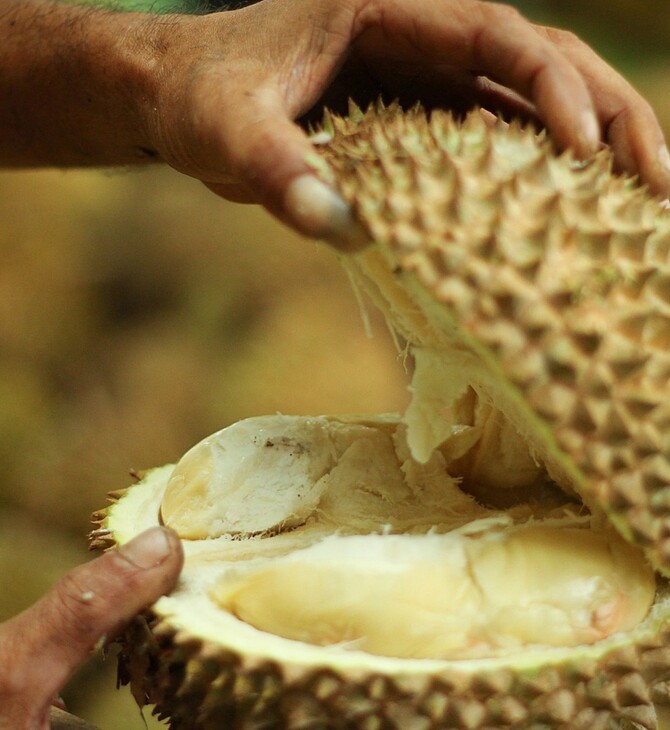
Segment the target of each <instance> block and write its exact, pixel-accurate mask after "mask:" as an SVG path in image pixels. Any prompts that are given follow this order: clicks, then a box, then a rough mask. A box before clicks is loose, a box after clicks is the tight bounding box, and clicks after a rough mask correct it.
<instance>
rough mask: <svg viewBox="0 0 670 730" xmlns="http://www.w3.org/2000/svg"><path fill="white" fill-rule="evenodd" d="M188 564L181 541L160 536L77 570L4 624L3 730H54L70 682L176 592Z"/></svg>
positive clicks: (0, 645)
mask: <svg viewBox="0 0 670 730" xmlns="http://www.w3.org/2000/svg"><path fill="white" fill-rule="evenodd" d="M182 563H183V555H182V551H181V545H180V543H179V539H178V538H177V536H176V535H175V534H174V533H173V532H172V531H170V530H166V529H163V528H153V529H151V530H148V531H147V532H145V533H143V534H142V535H140V536H139V537H137V538H135V539H134V540H132V541H131V542H129V543H127V544H126V545H124V546H123V547H121V548H119V549H118V550H111V551H109V552H107V553H105V554H104V555H102V556H101V557H99V558H97V559H96V560H93V561H91V562H90V563H86V564H85V565H82V566H79V567H78V568H75V569H74V570H73V571H71V572H70V573H68V574H67V575H66V576H65V577H64V578H63V579H61V580H60V581H59V582H58V583H57V584H56V586H55V587H54V588H53V589H52V590H51V591H50V592H49V593H48V594H47V595H46V596H44V597H43V598H42V599H41V600H40V601H38V602H37V603H36V604H35V605H34V606H32V607H31V608H29V609H27V610H26V611H24V612H23V613H21V614H19V615H18V616H16V617H14V618H12V619H10V620H9V621H6V622H5V623H3V624H0V666H1V667H3V671H2V672H0V728H1V729H3V730H4V729H5V728H6V729H7V730H10V729H11V730H45V729H46V728H49V708H50V706H51V704H52V703H54V702H55V701H54V697H55V696H56V695H57V693H58V692H59V690H60V689H61V688H62V687H63V685H64V684H65V682H66V681H67V680H68V678H69V677H70V675H71V674H72V673H73V672H74V671H75V669H77V667H79V665H80V664H82V663H83V662H84V661H86V659H87V658H88V657H89V656H90V654H91V650H92V649H93V648H94V647H96V646H99V645H100V644H102V643H104V642H105V640H106V639H107V638H108V637H109V638H112V637H114V636H115V635H116V634H117V633H118V632H119V631H120V629H121V628H122V627H123V625H124V624H125V623H126V622H128V621H129V620H130V619H131V618H132V617H133V616H134V615H135V614H136V613H138V612H139V611H141V610H142V609H143V608H145V607H146V606H147V605H149V604H150V603H152V602H154V601H156V600H157V599H158V598H159V597H160V596H161V595H163V594H164V593H166V592H168V591H169V590H170V589H171V588H172V587H173V586H174V584H175V582H176V580H177V577H178V575H179V571H180V570H181V566H182Z"/></svg>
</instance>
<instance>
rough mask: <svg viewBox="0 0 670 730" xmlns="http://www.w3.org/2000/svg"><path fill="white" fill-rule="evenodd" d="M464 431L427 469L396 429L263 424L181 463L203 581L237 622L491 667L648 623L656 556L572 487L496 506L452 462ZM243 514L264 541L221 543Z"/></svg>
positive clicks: (352, 423) (170, 492)
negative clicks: (207, 563)
mask: <svg viewBox="0 0 670 730" xmlns="http://www.w3.org/2000/svg"><path fill="white" fill-rule="evenodd" d="M474 410H477V409H476V408H475V409H474ZM486 412H487V413H490V409H486ZM484 426H485V423H484ZM462 431H463V427H462V425H461V424H457V423H455V424H453V426H452V429H451V432H450V433H446V432H445V434H443V435H444V436H445V437H444V440H443V442H442V444H440V445H441V446H442V449H435V450H433V451H432V453H431V455H430V457H429V458H428V459H427V460H426V462H425V463H423V464H422V463H420V462H419V461H417V460H416V459H414V458H413V457H412V455H411V453H410V449H409V447H408V445H407V442H406V434H407V428H406V426H405V425H404V424H403V423H401V422H400V421H399V420H397V419H394V418H393V417H386V418H385V419H379V420H378V421H377V422H375V421H374V420H373V419H368V420H366V421H360V422H357V421H356V420H355V419H349V420H340V419H336V418H326V417H320V418H301V417H289V416H267V417H262V418H255V419H248V420H247V421H242V422H240V423H238V424H235V425H233V426H231V427H229V428H227V429H224V430H223V431H221V432H219V433H218V434H215V435H214V436H212V437H209V438H208V439H206V440H205V441H203V442H201V443H200V444H199V445H197V446H196V447H194V449H192V450H191V451H190V452H189V453H187V454H186V455H185V456H184V458H183V459H182V461H181V462H180V463H179V464H177V466H176V467H175V469H174V471H173V472H172V475H171V477H170V479H169V481H168V484H167V488H166V490H165V495H164V497H163V499H162V507H161V510H162V517H163V521H164V522H165V524H166V525H168V526H170V527H173V528H175V529H176V530H177V531H178V532H179V533H180V534H181V536H182V537H188V538H189V539H191V540H193V541H195V542H199V543H201V547H200V548H199V551H198V561H200V562H201V561H202V560H204V559H205V556H206V555H207V553H208V546H209V548H210V550H209V551H210V552H211V554H212V556H213V557H217V560H216V563H215V567H214V565H213V566H212V571H211V576H210V577H209V578H206V577H204V576H203V577H202V578H201V580H206V581H208V582H209V586H208V587H207V588H206V593H207V595H208V597H209V598H210V599H211V600H212V601H213V602H214V604H215V605H216V606H217V607H218V608H219V609H220V610H222V611H225V612H227V613H229V614H230V615H231V616H233V617H235V618H236V619H239V620H240V621H243V622H245V623H247V624H249V625H251V626H253V627H255V628H256V629H258V630H260V631H263V632H265V633H267V634H270V635H276V636H279V637H284V638H287V639H291V640H295V641H300V642H307V643H310V644H316V645H320V646H334V647H338V648H341V649H342V650H345V651H363V652H368V653H371V654H378V655H381V656H389V657H398V658H422V659H473V658H484V657H499V656H504V655H506V654H510V653H517V652H519V651H520V650H522V649H523V648H524V647H527V646H532V647H538V646H544V647H569V646H579V645H583V644H591V643H594V642H597V641H599V640H601V639H604V638H606V637H607V636H610V635H612V634H616V633H617V632H622V631H630V630H632V629H633V628H634V627H635V626H637V625H638V624H639V623H640V622H641V621H643V620H644V619H645V617H646V615H647V614H648V612H649V609H650V607H651V605H652V603H653V599H654V594H655V578H654V575H653V571H652V569H651V568H650V567H649V565H648V563H647V562H646V561H645V559H644V557H643V555H642V553H641V551H639V550H638V549H636V548H634V547H631V546H629V545H628V544H626V543H625V542H624V541H623V539H622V538H621V537H620V536H619V535H618V534H617V533H615V531H613V530H612V529H610V528H607V527H606V526H605V527H600V528H598V529H595V530H593V529H591V528H592V527H593V525H594V520H593V519H592V518H591V517H590V516H588V515H580V514H579V505H577V504H574V503H570V502H569V501H568V499H567V497H565V496H563V497H562V498H561V496H560V493H559V492H558V490H555V491H554V493H553V495H552V498H551V499H550V500H549V501H545V502H543V503H539V502H537V501H535V502H534V501H533V500H532V492H530V493H528V495H527V496H528V497H529V500H528V501H526V502H525V503H521V504H519V505H517V506H516V507H513V508H511V509H508V510H502V509H497V508H494V507H488V506H486V505H483V504H481V503H479V502H478V501H477V500H476V499H475V498H474V497H473V496H472V495H470V494H467V493H465V492H463V491H462V490H461V489H460V487H459V485H458V480H457V479H454V478H453V477H452V476H450V475H449V463H448V460H447V457H445V454H446V455H449V454H451V455H454V454H456V455H458V456H460V458H461V460H462V458H463V456H465V455H467V451H466V452H465V454H463V453H461V450H460V449H454V448H450V446H451V445H450V443H449V441H450V439H452V438H453V439H456V440H458V439H459V437H460V436H461V435H462ZM481 433H482V434H485V433H486V428H482V429H481ZM476 445H477V443H476V440H475V441H474V442H472V447H473V448H474V447H475V446H476ZM483 448H484V449H485V448H486V444H484V447H483ZM287 451H289V452H290V453H291V454H293V455H295V457H294V458H293V459H291V457H289V458H288V460H287ZM494 456H495V452H494ZM217 459H220V460H221V461H220V464H219V468H218V471H217V470H216V469H213V468H212V464H214V463H216V461H217ZM203 473H209V478H208V479H207V480H203V477H202V475H203ZM194 494H195V499H194ZM545 496H546V495H545ZM279 497H280V498H281V499H279ZM203 505H206V508H205V509H204V510H203ZM280 505H281V506H283V509H282V508H280ZM241 510H245V511H247V512H248V513H249V514H257V515H259V517H258V521H250V522H249V525H250V527H251V528H252V529H250V530H249V531H248V532H246V533H244V534H240V533H239V531H238V530H237V529H235V530H232V529H228V530H225V529H221V528H222V527H225V526H230V525H235V526H237V525H238V522H237V515H238V514H239V513H240V511H241ZM231 515H234V516H235V519H232V518H231V517H230V516H231ZM182 525H185V528H182ZM259 527H260V528H262V529H264V530H268V531H270V532H266V533H264V534H260V535H259V534H258V531H257V529H258V528H259ZM215 528H216V529H215ZM198 529H199V532H198ZM184 532H186V534H184ZM196 532H198V534H196ZM231 539H234V540H235V543H234V544H235V549H233V548H231V549H230V550H228V551H227V550H226V543H228V544H230V540H231ZM242 545H244V549H243V551H242V553H240V552H239V549H238V546H242ZM236 550H237V553H238V554H237V555H235V552H236ZM227 552H228V553H229V554H228V555H227ZM187 570H188V563H187Z"/></svg>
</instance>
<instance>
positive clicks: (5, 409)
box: [0, 0, 670, 730]
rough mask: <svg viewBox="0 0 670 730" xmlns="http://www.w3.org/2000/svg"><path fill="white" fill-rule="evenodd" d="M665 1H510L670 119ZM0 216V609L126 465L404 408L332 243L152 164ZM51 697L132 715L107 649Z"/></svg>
mask: <svg viewBox="0 0 670 730" xmlns="http://www.w3.org/2000/svg"><path fill="white" fill-rule="evenodd" d="M666 4H667V0H645V2H643V3H638V2H633V1H632V0H607V2H605V1H604V0H589V2H577V1H576V0H544V1H542V0H535V1H533V0H528V1H523V2H522V1H521V0H520V1H519V2H518V3H517V5H518V6H519V7H520V9H522V10H523V11H524V12H525V13H526V14H527V15H528V16H529V17H531V18H532V19H534V20H536V21H538V22H542V23H547V24H552V25H561V26H563V27H568V28H570V29H572V30H575V31H577V32H578V33H579V34H580V35H581V36H582V37H583V38H585V39H586V40H588V41H589V42H590V43H592V44H593V45H594V46H595V47H596V48H597V49H598V50H599V52H600V53H602V54H603V55H604V56H605V58H606V59H607V60H608V61H609V62H610V63H612V64H614V65H615V66H617V67H618V68H619V69H620V70H622V71H623V72H624V73H625V74H626V75H627V76H628V77H629V78H630V79H631V80H632V81H633V83H635V85H636V86H637V87H638V88H639V89H640V90H641V91H642V92H643V93H644V94H645V95H646V96H647V98H648V99H649V100H650V101H651V102H652V103H653V105H654V107H655V109H656V110H657V112H658V114H659V116H660V117H661V119H662V121H663V123H664V125H665V129H666V131H667V132H670V43H669V41H670V14H669V13H668V12H667V7H666ZM134 6H135V7H140V6H143V7H145V8H146V7H151V8H152V9H153V10H161V9H167V8H170V7H171V6H172V3H171V4H170V5H168V4H167V3H164V4H163V5H161V4H160V0H157V1H156V2H154V3H142V2H141V0H137V1H136V2H135V3H134ZM0 219H1V220H2V222H3V225H2V227H0V238H1V239H2V242H1V244H0V250H1V251H2V257H1V259H0V404H1V405H0V473H1V474H2V480H0V584H1V590H0V619H2V618H6V617H8V616H10V615H13V614H14V613H16V612H18V611H20V610H22V609H23V608H25V607H26V606H28V605H30V603H32V602H33V601H34V600H35V599H37V598H38V596H40V595H41V594H42V593H43V592H44V591H46V590H47V588H48V587H49V586H50V585H51V584H52V583H53V582H54V581H55V580H56V579H57V577H58V576H60V575H62V574H63V573H64V572H65V571H66V570H67V569H68V568H70V567H72V566H74V565H76V564H78V563H80V562H82V561H84V560H86V559H88V555H87V553H86V549H85V543H86V540H85V534H86V532H87V530H88V520H89V515H90V513H91V512H92V511H93V510H95V509H97V508H99V507H101V506H103V505H104V503H105V494H106V492H107V491H108V490H111V489H116V488H118V487H122V486H125V485H126V484H127V483H128V477H127V474H128V470H129V469H130V468H138V469H141V468H145V467H150V466H154V465H158V464H162V463H165V462H169V461H173V460H176V459H177V458H179V456H180V455H181V454H182V453H183V452H184V451H185V450H186V449H187V448H188V447H190V446H191V445H192V444H194V443H195V442H196V441H198V440H199V439H200V438H202V437H204V436H205V435H207V434H208V433H210V432H212V431H214V430H216V429H218V428H221V427H223V426H224V425H226V424H228V423H230V422H232V421H234V420H237V419H239V418H244V417H246V416H251V415H255V414H260V413H271V412H274V411H283V412H286V413H324V412H339V413H345V412H349V413H351V412H359V413H360V412H371V411H383V410H394V409H399V408H402V407H403V405H404V403H405V399H406V393H405V375H404V373H403V369H402V364H401V362H400V359H399V358H398V356H397V354H396V352H395V351H394V349H393V346H392V345H391V342H390V339H389V338H388V335H387V333H386V332H385V329H384V326H383V324H382V323H381V322H380V321H379V319H378V318H376V317H375V316H374V315H373V317H372V323H373V330H374V332H375V337H374V338H372V339H370V338H368V337H367V336H366V334H365V331H364V328H363V325H362V323H361V318H360V315H359V311H358V306H357V304H356V302H355V299H354V296H353V294H352V293H351V289H350V287H349V284H348V282H347V280H346V277H345V275H344V274H343V272H342V271H341V270H340V269H339V267H338V265H337V262H336V258H335V256H334V254H332V253H331V252H330V251H329V250H327V249H326V248H325V247H323V246H319V245H317V244H314V243H312V242H308V241H304V240H300V239H299V238H298V237H297V236H295V235H293V234H291V233H289V232H288V231H286V230H285V229H283V228H282V227H280V226H279V225H278V224H277V223H275V222H274V221H273V220H271V219H270V217H269V216H268V215H267V214H265V213H264V212H263V211H261V210H259V209H256V208H247V207H242V206H237V205H233V204H230V203H227V202H224V201H222V200H219V199H218V198H216V197H215V196H213V195H212V194H211V193H210V192H208V191H207V190H206V189H205V188H204V187H202V186H200V185H199V184H198V183H197V182H195V181H193V180H190V179H188V178H185V177H182V176H180V175H178V174H177V173H174V172H172V171H170V170H167V169H162V168H158V167H157V168H153V169H145V170H142V171H132V172H131V171H124V172H119V171H115V172H109V171H103V172H98V171H68V172H60V171H42V172H2V173H0ZM65 696H66V700H67V701H68V704H69V706H70V708H71V710H72V711H73V712H75V713H77V714H79V715H81V716H83V717H86V718H87V719H89V720H90V721H91V722H94V723H96V724H98V725H99V726H100V727H101V728H104V730H134V729H135V728H137V730H142V728H144V727H145V722H144V720H143V719H142V718H141V717H140V714H139V711H138V710H137V708H136V707H135V706H134V703H133V702H132V700H131V699H130V695H129V693H128V692H127V691H120V692H117V691H115V690H114V661H113V659H110V660H108V661H106V662H105V661H103V660H102V659H101V658H97V659H96V660H94V661H93V662H91V663H90V664H89V665H88V666H87V667H85V668H84V669H83V670H82V671H81V672H80V673H79V674H78V676H77V677H76V678H75V679H74V680H73V682H72V683H71V684H70V685H69V687H68V688H67V690H66V693H65ZM146 714H147V715H148V713H146ZM148 722H149V726H150V727H154V725H153V724H152V723H153V721H152V720H151V719H148Z"/></svg>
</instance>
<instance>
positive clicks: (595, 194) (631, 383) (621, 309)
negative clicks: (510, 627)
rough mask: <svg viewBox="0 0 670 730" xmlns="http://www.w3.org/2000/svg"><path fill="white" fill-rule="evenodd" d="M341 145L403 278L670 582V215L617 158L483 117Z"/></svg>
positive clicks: (346, 124) (374, 233)
mask: <svg viewBox="0 0 670 730" xmlns="http://www.w3.org/2000/svg"><path fill="white" fill-rule="evenodd" d="M328 130H329V133H330V135H331V137H332V138H331V139H330V141H329V142H328V144H325V145H323V146H321V147H320V150H321V155H322V157H323V158H324V159H325V160H326V161H327V163H328V165H327V166H326V167H324V166H323V165H317V167H319V169H320V171H321V174H322V175H323V176H324V177H325V178H326V179H328V181H329V182H331V183H332V184H334V185H335V186H336V187H337V188H338V189H339V190H340V191H341V193H342V195H343V196H344V197H345V198H346V200H347V201H348V202H350V203H351V205H352V206H353V209H354V212H355V215H356V217H357V218H358V219H359V220H360V221H361V222H362V224H363V226H364V228H365V230H366V231H367V233H368V235H369V237H370V239H371V240H372V241H374V242H375V244H376V246H375V247H376V248H379V247H381V248H382V249H383V250H384V253H385V255H386V259H387V265H388V267H389V268H390V269H392V270H393V272H394V275H396V276H401V275H402V274H403V273H404V274H410V275H413V276H415V277H416V279H417V280H418V282H419V284H420V286H421V287H422V288H423V290H424V292H425V293H427V295H428V296H429V297H430V298H431V299H433V300H435V301H436V302H438V303H439V304H440V305H443V307H442V308H443V309H444V310H445V311H448V312H449V314H450V316H451V321H452V323H453V324H454V326H455V327H456V328H457V329H458V330H459V332H460V340H461V345H462V346H465V347H470V348H472V349H473V350H474V351H476V353H477V356H478V357H480V358H484V359H485V360H487V361H488V362H489V363H490V366H491V368H492V369H493V370H495V371H496V372H497V374H498V375H499V376H500V380H501V383H502V382H505V381H507V382H508V383H509V384H510V386H511V387H512V389H513V390H514V394H513V397H514V398H515V400H516V401H517V402H522V403H524V404H525V407H526V410H527V415H528V417H529V419H531V420H535V422H536V424H537V425H538V426H540V427H543V428H540V429H538V431H539V430H542V433H543V436H542V438H544V439H545V440H547V441H548V442H551V445H550V450H551V451H553V452H555V453H560V454H562V458H563V466H564V467H565V469H566V470H567V471H569V472H571V473H572V475H573V478H574V479H575V481H576V482H577V484H578V489H579V491H580V492H582V494H583V497H584V498H585V499H586V501H587V502H589V503H590V504H593V503H594V501H595V502H597V503H599V504H600V505H601V506H602V507H603V508H604V509H605V510H606V512H607V513H608V515H609V517H610V519H611V520H612V521H613V522H614V523H615V524H616V526H617V527H618V528H619V529H620V531H621V532H622V533H623V534H624V536H626V537H628V538H629V539H631V540H632V541H634V542H635V543H637V544H639V545H641V546H643V547H644V548H645V550H646V551H647V553H648V555H649V557H650V559H651V560H652V562H653V563H654V565H655V566H656V567H657V568H659V569H660V570H661V571H662V572H663V573H665V574H666V575H668V574H670V460H669V459H670V259H669V252H670V213H669V212H667V211H664V210H663V208H662V207H661V205H660V202H659V200H657V199H654V198H653V197H652V196H651V195H649V194H648V192H647V191H646V190H645V189H644V188H641V187H640V186H638V185H637V184H636V183H635V182H634V181H632V180H630V179H624V178H621V177H616V176H614V175H612V172H611V166H612V161H611V156H610V153H609V152H607V151H604V152H601V153H600V154H598V155H597V156H596V157H595V158H594V159H592V160H589V161H587V162H586V163H579V162H576V161H575V160H574V158H573V157H572V156H571V155H570V154H569V153H567V154H563V155H557V154H555V152H554V150H553V149H552V146H551V142H550V141H549V140H548V139H546V138H544V137H543V136H539V137H538V136H536V135H535V134H534V133H533V131H532V130H529V129H522V128H521V127H519V126H517V125H512V126H511V127H507V126H506V125H503V124H502V123H500V124H498V125H497V126H495V127H493V128H490V127H489V126H487V125H486V124H485V122H484V121H483V119H482V117H481V116H480V115H478V114H477V113H472V114H471V115H469V116H468V118H467V119H466V120H465V122H464V123H463V124H462V125H457V124H456V122H455V121H454V120H453V118H452V117H451V116H450V115H448V114H446V113H442V112H437V113H434V114H433V115H432V116H431V117H427V116H426V115H425V114H424V113H423V112H422V111H421V110H413V111H411V112H408V113H403V112H402V110H401V109H400V108H399V107H397V106H393V107H389V108H386V109H384V108H381V107H379V108H377V109H375V110H370V111H369V112H368V113H366V114H365V115H363V114H361V113H360V112H356V110H354V113H353V114H352V115H351V116H350V117H348V118H345V119H341V118H331V119H329V120H328ZM352 258H353V257H352ZM359 258H360V255H359ZM352 265H353V266H354V267H355V266H356V262H355V260H354V261H353V262H352ZM403 286H405V285H403ZM415 291H416V290H415ZM430 316H431V315H428V319H429V320H430ZM391 319H392V323H393V324H394V325H395V326H397V327H398V328H399V329H400V330H401V334H402V335H403V336H404V337H405V338H406V339H407V340H409V341H410V342H416V341H417V333H416V332H413V331H411V329H408V328H407V327H405V329H404V331H403V324H402V323H398V322H396V321H393V317H392V316H391ZM437 327H438V328H439V323H438V325H437ZM420 344H425V343H420ZM428 344H435V343H434V342H429V343H428Z"/></svg>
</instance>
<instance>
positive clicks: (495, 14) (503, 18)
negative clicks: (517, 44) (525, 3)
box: [484, 3, 525, 25]
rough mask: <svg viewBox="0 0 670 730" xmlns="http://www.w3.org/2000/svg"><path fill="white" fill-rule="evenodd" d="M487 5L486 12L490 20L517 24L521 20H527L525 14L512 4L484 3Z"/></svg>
mask: <svg viewBox="0 0 670 730" xmlns="http://www.w3.org/2000/svg"><path fill="white" fill-rule="evenodd" d="M484 4H485V5H486V12H487V14H488V15H489V20H495V21H496V22H498V23H501V24H503V25H504V24H510V25H511V24H514V25H516V24H517V23H519V22H520V21H525V19H524V17H523V15H521V13H520V12H519V11H518V10H517V9H516V8H515V7H512V6H511V5H504V4H497V3H484Z"/></svg>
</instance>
